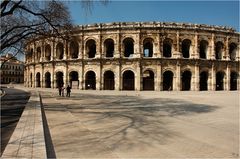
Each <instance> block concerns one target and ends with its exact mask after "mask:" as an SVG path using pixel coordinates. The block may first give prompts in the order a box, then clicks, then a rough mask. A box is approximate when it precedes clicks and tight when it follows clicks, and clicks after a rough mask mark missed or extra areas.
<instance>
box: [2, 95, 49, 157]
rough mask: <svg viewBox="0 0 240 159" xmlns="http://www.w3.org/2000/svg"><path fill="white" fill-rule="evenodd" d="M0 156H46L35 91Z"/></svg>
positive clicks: (39, 109)
mask: <svg viewBox="0 0 240 159" xmlns="http://www.w3.org/2000/svg"><path fill="white" fill-rule="evenodd" d="M2 158H47V155H46V148H45V141H44V132H43V122H42V114H41V106H40V100H39V95H38V93H37V92H32V94H31V97H30V99H29V101H28V103H27V104H26V107H25V109H24V111H23V114H22V116H21V118H20V120H19V122H18V124H17V127H16V128H15V130H14V132H13V134H12V136H11V138H10V141H9V142H8V145H7V147H6V149H5V151H4V152H3V155H2Z"/></svg>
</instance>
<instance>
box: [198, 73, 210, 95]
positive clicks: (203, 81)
mask: <svg viewBox="0 0 240 159" xmlns="http://www.w3.org/2000/svg"><path fill="white" fill-rule="evenodd" d="M199 84H200V86H199V88H200V91H207V90H208V72H206V71H203V72H201V73H200V81H199Z"/></svg>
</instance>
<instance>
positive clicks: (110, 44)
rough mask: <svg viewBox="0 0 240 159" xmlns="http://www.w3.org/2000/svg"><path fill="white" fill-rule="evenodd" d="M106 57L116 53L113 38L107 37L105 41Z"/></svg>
mask: <svg viewBox="0 0 240 159" xmlns="http://www.w3.org/2000/svg"><path fill="white" fill-rule="evenodd" d="M104 46H105V51H106V57H113V53H114V41H113V40H112V39H107V40H105V41H104Z"/></svg>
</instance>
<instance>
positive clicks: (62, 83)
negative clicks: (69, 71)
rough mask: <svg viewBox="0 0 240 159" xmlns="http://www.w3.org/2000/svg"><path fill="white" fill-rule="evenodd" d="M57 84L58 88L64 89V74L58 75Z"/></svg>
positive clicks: (58, 73)
mask: <svg viewBox="0 0 240 159" xmlns="http://www.w3.org/2000/svg"><path fill="white" fill-rule="evenodd" d="M56 83H57V88H59V87H62V86H63V85H64V82H63V73H62V72H57V73H56Z"/></svg>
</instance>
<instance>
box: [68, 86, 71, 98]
mask: <svg viewBox="0 0 240 159" xmlns="http://www.w3.org/2000/svg"><path fill="white" fill-rule="evenodd" d="M70 93H71V87H70V86H69V85H68V86H67V97H70Z"/></svg>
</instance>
